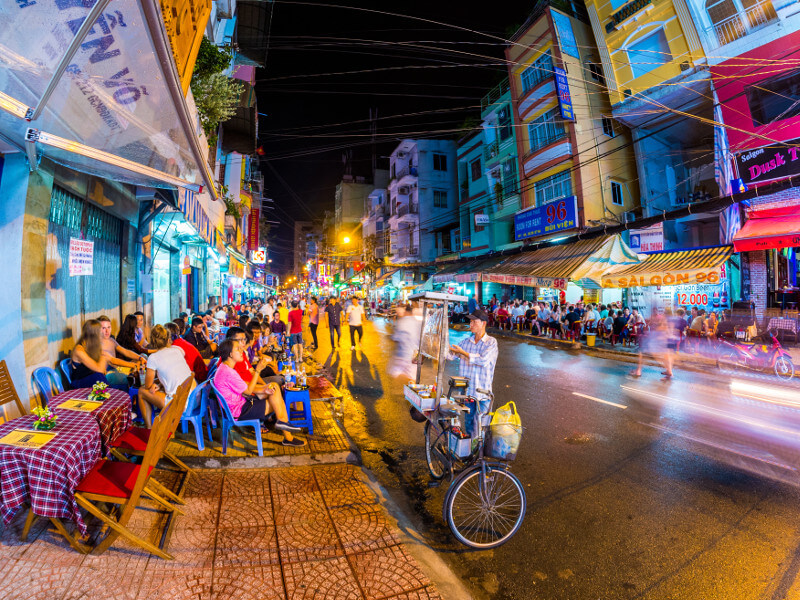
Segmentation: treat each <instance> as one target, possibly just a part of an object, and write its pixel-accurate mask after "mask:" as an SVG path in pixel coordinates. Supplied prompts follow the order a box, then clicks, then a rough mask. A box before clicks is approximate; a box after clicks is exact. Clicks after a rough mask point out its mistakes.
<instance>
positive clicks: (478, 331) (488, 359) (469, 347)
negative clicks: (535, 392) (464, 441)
mask: <svg viewBox="0 0 800 600" xmlns="http://www.w3.org/2000/svg"><path fill="white" fill-rule="evenodd" d="M467 316H468V317H469V330H470V332H471V333H472V335H470V336H469V337H466V338H464V339H463V340H461V342H460V343H459V344H458V345H457V346H450V352H449V354H448V356H447V358H448V360H455V359H456V358H458V359H459V368H458V374H459V375H461V376H462V377H467V378H468V379H469V387H468V388H467V395H469V396H474V397H475V398H477V399H478V407H477V408H478V410H476V411H475V415H474V420H473V422H472V435H473V436H478V434H479V432H480V418H481V416H482V415H485V414H486V413H488V412H489V408H490V405H491V401H490V399H489V397H488V396H487V395H486V394H484V393H481V392H478V391H477V390H479V389H482V390H487V391H489V392H491V391H492V382H493V381H494V367H495V365H496V364H497V354H498V350H497V340H496V339H494V338H493V337H491V336H489V335H486V323H487V322H488V321H489V315H487V314H486V311H484V310H482V309H477V310H476V311H474V312H471V313H470V314H469V315H467Z"/></svg>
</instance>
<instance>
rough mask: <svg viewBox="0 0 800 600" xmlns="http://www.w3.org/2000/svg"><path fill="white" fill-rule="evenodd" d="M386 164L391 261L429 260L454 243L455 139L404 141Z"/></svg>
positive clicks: (412, 261) (457, 241)
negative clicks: (388, 172)
mask: <svg viewBox="0 0 800 600" xmlns="http://www.w3.org/2000/svg"><path fill="white" fill-rule="evenodd" d="M389 169H390V180H389V203H390V204H389V205H390V217H389V255H390V258H391V262H392V263H394V264H404V263H417V262H432V261H433V260H434V259H435V258H436V257H437V256H440V255H442V254H448V253H450V252H452V251H453V249H454V248H458V246H459V240H458V211H457V202H458V196H457V174H456V171H457V168H456V144H455V142H454V141H451V140H403V141H402V142H400V144H399V145H398V146H397V148H395V150H394V152H392V155H391V157H390V159H389Z"/></svg>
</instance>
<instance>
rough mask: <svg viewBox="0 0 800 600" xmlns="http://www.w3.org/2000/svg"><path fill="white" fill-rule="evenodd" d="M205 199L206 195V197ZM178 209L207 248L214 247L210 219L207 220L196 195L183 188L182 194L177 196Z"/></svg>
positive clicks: (206, 215)
mask: <svg viewBox="0 0 800 600" xmlns="http://www.w3.org/2000/svg"><path fill="white" fill-rule="evenodd" d="M206 197H207V195H206ZM178 208H180V209H181V212H182V213H183V214H184V216H185V217H186V220H187V221H189V223H191V224H192V225H194V228H195V229H196V230H197V233H198V234H199V235H200V237H201V238H203V239H204V240H205V241H206V242H207V243H208V245H209V246H213V245H214V231H215V230H214V227H212V226H211V219H209V218H208V214H207V213H206V211H205V209H204V208H203V205H202V204H201V203H200V200H198V198H197V195H196V194H195V193H194V192H193V191H191V190H187V189H185V188H184V190H183V191H182V193H180V194H178Z"/></svg>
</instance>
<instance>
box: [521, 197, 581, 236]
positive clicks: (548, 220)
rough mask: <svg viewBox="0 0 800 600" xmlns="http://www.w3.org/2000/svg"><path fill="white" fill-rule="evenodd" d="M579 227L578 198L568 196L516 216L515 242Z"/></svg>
mask: <svg viewBox="0 0 800 600" xmlns="http://www.w3.org/2000/svg"><path fill="white" fill-rule="evenodd" d="M577 226H578V198H577V197H575V196H568V197H566V198H562V199H561V200H556V201H555V202H551V203H550V204H545V205H543V206H537V207H536V208H529V209H526V210H522V211H520V212H518V213H517V214H515V215H514V241H519V240H525V239H528V238H532V237H538V236H542V235H548V234H551V233H558V232H560V231H566V230H568V229H575V228H576V227H577Z"/></svg>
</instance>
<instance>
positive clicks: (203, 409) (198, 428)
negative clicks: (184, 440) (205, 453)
mask: <svg viewBox="0 0 800 600" xmlns="http://www.w3.org/2000/svg"><path fill="white" fill-rule="evenodd" d="M209 385H210V384H209V382H208V381H204V382H203V383H201V384H200V385H198V386H197V387H195V388H194V389H193V390H192V393H191V394H189V399H188V400H187V401H186V409H185V410H184V411H183V415H181V431H182V432H183V433H189V423H191V424H192V427H194V437H195V440H196V441H197V449H198V450H205V447H206V445H205V442H204V441H203V417H204V416H205V415H206V413H207V405H206V403H207V400H206V398H207V397H208V386H209ZM206 427H208V439H209V440H210V439H212V437H211V424H210V423H209V420H206Z"/></svg>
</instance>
